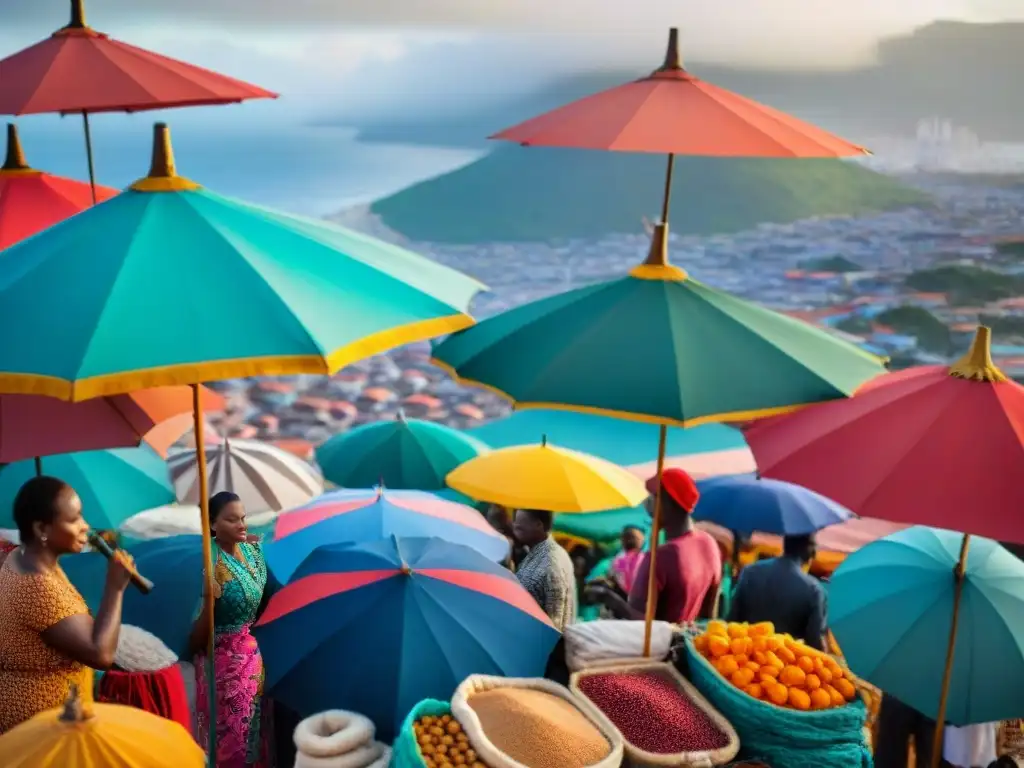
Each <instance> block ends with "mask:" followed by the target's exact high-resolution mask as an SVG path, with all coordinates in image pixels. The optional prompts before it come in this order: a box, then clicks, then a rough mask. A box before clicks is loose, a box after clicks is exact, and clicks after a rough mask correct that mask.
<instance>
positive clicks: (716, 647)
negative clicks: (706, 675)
mask: <svg viewBox="0 0 1024 768" xmlns="http://www.w3.org/2000/svg"><path fill="white" fill-rule="evenodd" d="M708 650H709V651H711V655H712V656H714V657H715V658H716V659H717V658H719V657H720V656H725V655H726V654H727V653H729V641H728V640H727V639H726V638H724V637H722V636H721V635H710V636H709V637H708Z"/></svg>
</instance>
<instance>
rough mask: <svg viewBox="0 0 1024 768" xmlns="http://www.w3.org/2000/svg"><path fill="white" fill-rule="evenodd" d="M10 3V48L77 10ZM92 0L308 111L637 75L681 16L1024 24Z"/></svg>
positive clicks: (501, 5)
mask: <svg viewBox="0 0 1024 768" xmlns="http://www.w3.org/2000/svg"><path fill="white" fill-rule="evenodd" d="M0 3H2V4H3V5H4V8H3V11H2V20H3V27H2V29H0V55H6V54H7V53H10V52H13V51H15V50H18V49H19V48H21V47H24V46H25V45H26V44H28V43H30V42H32V41H34V40H36V39H39V38H40V37H42V36H44V35H46V34H47V33H48V32H50V31H52V30H53V29H54V28H56V27H58V26H61V25H62V24H64V23H65V22H66V19H67V17H68V9H69V4H70V3H69V0H0ZM85 3H86V15H87V19H88V21H89V23H90V24H91V25H93V26H94V27H95V28H97V29H99V30H102V31H105V32H108V33H110V34H112V35H113V36H115V37H119V38H121V39H127V40H130V41H131V42H133V43H135V44H138V45H142V46H145V47H149V48H151V49H154V50H157V51H160V52H162V53H166V54H168V55H172V56H176V57H179V58H183V59H186V60H188V61H190V62H193V63H196V64H200V65H203V66H208V67H211V68H214V69H217V70H219V71H223V72H225V73H227V74H232V75H235V76H238V77H242V78H244V79H247V80H250V81H252V82H256V83H258V84H260V85H262V86H265V87H268V88H272V89H275V90H278V91H280V92H281V93H282V94H283V95H284V97H285V98H286V99H287V100H288V103H289V104H290V106H291V108H290V110H289V115H290V116H292V117H294V116H296V115H301V116H302V118H303V119H306V118H310V117H312V118H315V117H316V115H317V114H320V113H326V112H330V113H331V114H336V113H337V112H338V110H339V108H341V109H349V110H351V111H352V113H353V114H355V113H359V114H361V115H365V114H370V115H372V114H374V113H375V112H380V113H389V112H394V111H395V110H401V109H417V108H421V107H423V106H425V105H428V104H433V105H434V106H435V107H437V106H438V105H439V104H442V103H443V104H444V105H445V108H448V105H450V106H451V108H453V109H454V108H458V106H459V105H460V104H462V103H466V102H469V101H472V103H473V104H474V105H476V106H478V107H479V106H483V105H485V104H486V102H487V101H488V100H490V99H493V100H498V99H501V98H507V97H508V96H509V95H515V94H517V93H521V92H524V91H526V90H529V89H531V88H534V87H536V85H537V84H539V83H541V82H544V81H546V80H548V79H550V78H551V77H552V76H554V75H557V74H561V73H569V72H579V71H581V70H588V69H589V70H592V69H596V68H604V69H616V70H623V69H635V70H636V71H637V72H638V74H640V73H642V72H644V71H645V70H648V69H651V68H653V67H654V66H656V65H657V64H658V63H659V62H660V59H661V57H662V56H663V51H664V41H665V37H666V30H667V28H668V27H670V26H678V27H680V28H681V35H682V44H683V55H684V60H689V61H694V60H696V61H699V62H704V63H730V64H734V65H739V66H754V67H762V68H763V67H783V68H794V67H803V68H815V69H820V68H845V67H850V66H856V65H860V64H864V63H866V62H870V60H871V57H872V54H873V50H874V45H875V43H876V42H877V41H878V40H879V39H880V38H884V37H887V36H892V35H897V34H902V33H906V32H908V31H910V30H912V29H914V28H915V27H917V26H921V25H923V24H927V23H929V22H931V21H934V20H936V19H962V20H968V21H998V20H1005V19H1018V18H1024V0H852V1H851V0H629V2H626V0H173V1H168V0H85ZM226 41H227V42H226ZM328 105H329V106H328ZM269 114H271V113H269V112H268V115H269ZM273 114H274V115H280V114H281V111H280V110H277V111H275V112H274V113H273ZM270 119H276V118H270Z"/></svg>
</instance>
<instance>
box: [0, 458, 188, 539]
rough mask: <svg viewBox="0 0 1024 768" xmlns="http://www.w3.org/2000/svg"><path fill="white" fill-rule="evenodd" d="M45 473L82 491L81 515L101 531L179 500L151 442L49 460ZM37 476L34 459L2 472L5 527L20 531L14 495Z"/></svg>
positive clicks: (0, 523) (0, 512) (0, 510)
mask: <svg viewBox="0 0 1024 768" xmlns="http://www.w3.org/2000/svg"><path fill="white" fill-rule="evenodd" d="M42 471H43V474H44V475H50V476H52V477H58V478H60V479H61V480H63V481H64V482H66V483H67V484H68V485H70V486H71V487H72V488H74V489H75V490H76V491H77V492H78V495H79V497H80V498H81V499H82V514H83V515H85V519H86V520H88V521H89V525H91V526H92V527H93V528H96V529H100V530H108V529H114V528H117V527H118V526H120V525H121V523H123V522H124V521H125V520H127V519H128V518H129V517H131V516H132V515H134V514H136V513H138V512H142V511H143V510H146V509H153V508H154V507H162V506H164V505H165V504H171V503H173V502H174V488H173V486H172V485H171V477H170V473H169V472H168V471H167V464H166V463H164V460H163V459H162V458H160V454H158V453H157V452H156V451H154V450H153V449H152V448H150V447H149V446H148V445H146V444H143V445H140V446H139V447H138V448H111V449H109V450H106V451H84V452H82V453H64V454H61V455H59V456H44V457H43V458H42ZM35 475H36V468H35V463H34V462H33V461H18V462H15V463H14V464H8V465H6V466H4V467H3V468H0V528H14V527H16V526H15V525H14V518H13V516H12V511H11V509H12V506H13V504H14V497H15V496H16V495H17V493H18V489H19V488H21V486H22V485H23V484H24V483H25V481H27V480H29V479H31V478H32V477H35Z"/></svg>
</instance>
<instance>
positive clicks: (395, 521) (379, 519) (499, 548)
mask: <svg viewBox="0 0 1024 768" xmlns="http://www.w3.org/2000/svg"><path fill="white" fill-rule="evenodd" d="M373 493H375V492H373V491H349V490H347V489H346V490H344V491H334V492H332V493H330V494H327V495H325V496H321V497H319V498H318V499H317V500H316V501H315V502H313V504H312V505H315V504H318V503H322V502H327V501H329V497H330V496H332V495H333V494H339V496H343V497H346V496H348V495H349V494H357V498H358V494H363V495H364V496H365V497H366V505H365V506H363V507H362V508H360V509H355V510H352V511H350V512H345V513H344V514H337V515H332V516H331V517H328V518H327V519H325V520H322V521H321V522H319V523H315V524H313V525H310V526H308V527H306V528H303V529H302V530H300V531H296V532H295V533H292V534H289V535H287V536H284V537H282V538H280V539H277V540H276V541H273V542H271V543H269V544H267V545H266V548H265V554H266V558H267V564H268V565H269V566H270V569H271V570H272V571H273V572H274V577H275V578H276V579H277V580H278V581H279V582H280V583H282V584H287V583H288V582H289V581H290V580H291V578H292V574H294V573H295V569H296V568H298V567H299V565H300V564H301V563H302V561H303V560H304V559H305V558H306V557H307V556H308V555H309V554H310V553H311V552H313V550H315V549H316V548H317V547H322V546H325V545H329V544H364V543H370V542H374V541H380V540H381V539H387V538H389V537H390V536H399V535H400V536H403V537H408V538H415V537H422V538H430V537H436V538H439V539H444V540H445V541H449V542H451V543H453V544H464V545H466V546H467V547H471V548H473V549H475V550H476V551H478V552H479V553H480V554H482V555H483V556H484V557H487V558H488V559H490V560H493V561H494V562H496V563H497V562H502V561H503V560H505V558H507V557H508V549H509V545H508V539H506V538H505V537H504V536H501V535H498V534H497V533H495V532H492V531H491V530H490V528H489V527H488V529H487V531H486V532H484V531H481V530H477V529H476V528H471V527H469V526H466V525H462V524H460V523H457V522H454V521H452V520H444V519H442V518H439V517H435V516H433V515H428V514H423V513H421V512H417V511H416V510H414V509H410V508H409V507H406V506H400V504H401V503H402V500H403V499H405V500H407V501H408V502H409V506H413V505H414V504H415V501H416V498H417V497H422V498H423V505H424V507H425V508H429V505H430V503H431V502H432V503H433V504H434V506H440V502H438V501H437V500H436V499H435V498H434V494H430V493H420V492H417V491H386V492H385V495H384V496H382V497H381V498H379V499H378V498H375V497H374V496H373V495H371V494H373ZM390 499H393V500H394V502H395V503H392V501H391V500H390ZM466 513H467V514H468V515H472V516H473V519H474V520H476V519H478V518H479V519H480V521H481V522H483V518H481V517H480V515H479V513H478V512H477V511H476V510H475V509H469V508H467V509H466Z"/></svg>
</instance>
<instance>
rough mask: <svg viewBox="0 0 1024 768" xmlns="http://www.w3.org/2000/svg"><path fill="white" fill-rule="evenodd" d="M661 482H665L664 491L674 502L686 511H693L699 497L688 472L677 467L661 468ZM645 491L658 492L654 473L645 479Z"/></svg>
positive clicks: (656, 478)
mask: <svg viewBox="0 0 1024 768" xmlns="http://www.w3.org/2000/svg"><path fill="white" fill-rule="evenodd" d="M661 479H662V482H663V483H664V484H665V492H666V493H667V494H668V495H669V496H671V497H672V498H673V500H675V502H676V504H678V505H679V506H680V507H682V508H683V509H684V510H686V511H687V512H693V508H694V507H696V506H697V501H698V500H699V499H700V491H699V490H697V483H696V481H695V480H694V479H693V478H692V477H690V473H689V472H687V471H686V470H684V469H679V467H670V468H668V469H665V470H662V473H661ZM647 492H648V493H649V494H651V496H654V495H655V494H656V493H657V492H658V476H657V475H654V476H653V477H651V478H650V479H649V480H648V481H647Z"/></svg>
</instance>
